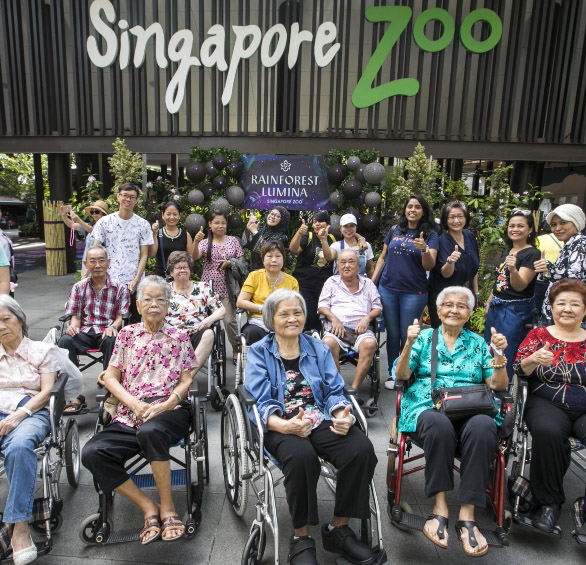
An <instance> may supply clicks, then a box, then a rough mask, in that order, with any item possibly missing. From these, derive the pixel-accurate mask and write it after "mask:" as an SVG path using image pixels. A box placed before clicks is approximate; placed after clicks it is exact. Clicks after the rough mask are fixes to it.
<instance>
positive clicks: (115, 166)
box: [108, 137, 145, 193]
mask: <svg viewBox="0 0 586 565" xmlns="http://www.w3.org/2000/svg"><path fill="white" fill-rule="evenodd" d="M112 145H113V147H114V155H112V157H108V163H109V165H110V172H111V173H112V176H113V177H114V191H113V192H114V193H116V192H118V187H119V186H120V185H121V184H124V183H126V182H130V183H132V184H135V185H136V186H138V187H140V186H141V185H142V175H143V173H144V171H145V164H144V162H143V160H142V155H141V154H140V153H133V152H132V151H130V149H128V148H127V147H126V142H125V141H124V140H123V139H120V138H119V137H117V138H116V141H115V142H114V143H113V144H112Z"/></svg>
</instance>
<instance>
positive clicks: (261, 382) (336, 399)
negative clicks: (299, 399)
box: [244, 333, 350, 430]
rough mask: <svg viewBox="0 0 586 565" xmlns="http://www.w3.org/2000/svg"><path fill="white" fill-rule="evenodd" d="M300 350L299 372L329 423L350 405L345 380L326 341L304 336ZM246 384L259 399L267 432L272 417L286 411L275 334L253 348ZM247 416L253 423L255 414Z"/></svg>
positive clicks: (282, 371) (282, 367)
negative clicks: (345, 394)
mask: <svg viewBox="0 0 586 565" xmlns="http://www.w3.org/2000/svg"><path fill="white" fill-rule="evenodd" d="M299 346H300V349H301V355H300V358H299V371H300V372H301V373H302V375H303V376H304V377H305V379H306V380H307V382H308V383H309V386H311V390H312V391H313V396H314V397H315V402H316V405H317V407H318V408H319V409H320V410H321V411H322V412H323V413H324V416H325V419H326V420H330V419H331V413H332V412H333V411H334V410H337V409H338V408H340V407H343V406H346V405H347V404H350V402H349V401H348V400H347V399H346V397H345V396H344V379H343V378H342V375H340V373H339V372H338V369H337V368H336V364H335V363H334V359H333V358H332V356H331V354H330V350H329V348H328V346H327V345H326V344H325V343H324V342H323V341H320V340H319V339H316V338H313V337H310V336H308V335H305V334H301V335H300V336H299ZM244 382H245V387H246V389H247V390H248V391H249V392H250V393H251V394H252V396H254V398H256V402H257V409H258V413H259V415H260V418H261V420H262V423H263V428H264V429H265V430H266V426H267V420H268V418H269V416H270V415H271V414H272V413H273V412H277V413H278V414H279V415H282V414H283V412H284V410H285V405H284V396H285V384H286V382H287V378H286V376H285V368H284V366H283V362H282V361H281V357H280V355H279V346H278V344H277V340H276V339H275V334H274V333H270V334H269V335H267V336H266V337H264V338H263V339H261V340H260V341H258V342H257V343H255V344H254V345H252V346H251V347H250V349H249V351H248V355H247V358H246V373H245V379H244ZM248 415H249V418H250V419H251V420H252V421H253V422H254V416H253V414H252V410H250V409H249V414H248Z"/></svg>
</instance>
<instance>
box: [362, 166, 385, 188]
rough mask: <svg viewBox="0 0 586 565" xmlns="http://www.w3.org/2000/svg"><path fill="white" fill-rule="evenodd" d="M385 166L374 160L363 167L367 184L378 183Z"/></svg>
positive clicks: (383, 174) (382, 177) (382, 176)
mask: <svg viewBox="0 0 586 565" xmlns="http://www.w3.org/2000/svg"><path fill="white" fill-rule="evenodd" d="M385 174H386V171H385V168H384V167H383V166H382V165H381V164H380V163H377V162H376V161H375V162H373V163H369V164H368V165H366V167H364V178H365V179H366V182H367V183H368V184H379V183H380V182H381V181H382V180H383V179H384V178H385Z"/></svg>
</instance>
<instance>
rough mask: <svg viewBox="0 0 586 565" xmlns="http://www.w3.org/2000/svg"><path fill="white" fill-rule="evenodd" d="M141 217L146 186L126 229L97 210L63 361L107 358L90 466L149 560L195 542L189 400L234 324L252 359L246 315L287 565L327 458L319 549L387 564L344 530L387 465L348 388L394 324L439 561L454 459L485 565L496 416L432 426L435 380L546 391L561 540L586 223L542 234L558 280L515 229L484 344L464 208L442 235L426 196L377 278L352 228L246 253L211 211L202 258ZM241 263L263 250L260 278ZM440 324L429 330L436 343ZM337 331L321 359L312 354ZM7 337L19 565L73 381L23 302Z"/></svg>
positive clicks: (5, 301) (453, 211)
mask: <svg viewBox="0 0 586 565" xmlns="http://www.w3.org/2000/svg"><path fill="white" fill-rule="evenodd" d="M138 197H139V189H138V188H137V187H136V186H134V185H131V184H123V185H121V186H120V188H119V191H118V195H117V198H118V202H119V204H120V209H119V211H118V212H116V213H113V214H103V212H104V209H103V207H102V206H101V203H99V202H98V203H94V204H93V207H89V210H90V211H91V210H99V213H96V214H92V215H95V216H100V217H99V219H98V221H97V222H96V223H95V225H93V226H89V227H91V228H92V231H91V235H92V237H93V245H92V246H90V247H88V249H87V250H86V254H85V258H84V268H85V270H86V272H87V276H86V277H85V278H83V279H82V280H81V281H80V282H78V283H76V284H75V285H74V286H73V288H72V290H71V292H70V296H69V299H68V301H67V305H66V314H67V315H68V316H69V317H70V323H69V326H68V328H67V330H66V332H65V334H64V335H63V337H62V338H61V340H60V343H59V345H60V346H62V347H64V348H66V349H68V350H69V352H70V359H71V360H72V361H73V362H75V363H77V356H78V354H79V353H81V352H83V351H85V350H87V349H94V348H99V349H101V351H102V353H103V359H104V360H103V369H104V371H105V373H104V378H103V382H104V385H105V386H106V388H107V389H108V391H109V392H110V393H111V394H112V395H114V396H115V397H116V398H117V399H118V401H119V402H118V405H117V407H116V411H115V412H114V416H113V418H112V423H111V424H110V425H109V426H107V427H106V428H105V429H104V430H103V431H101V432H100V433H98V434H96V435H95V436H94V437H93V438H92V439H91V440H90V441H89V442H88V443H87V444H86V445H85V447H84V449H83V452H82V462H83V464H84V465H85V466H86V467H87V468H88V469H89V470H90V471H91V472H92V474H93V475H94V477H95V478H96V480H97V481H98V483H99V484H100V485H101V487H102V488H103V489H104V490H106V491H115V492H117V493H119V494H121V495H122V496H124V497H125V498H127V499H128V500H130V501H131V502H133V503H134V504H136V505H137V506H138V507H139V508H140V509H141V511H142V513H143V516H144V525H143V528H142V530H141V535H140V542H141V543H142V544H148V543H151V542H153V541H155V540H157V539H159V538H160V539H163V540H164V541H173V540H176V539H178V538H180V537H181V536H182V535H183V533H184V531H185V526H184V524H183V523H182V521H181V519H180V518H179V517H178V515H177V512H176V509H175V507H174V504H173V500H172V497H171V479H170V466H169V448H170V446H171V445H172V444H173V442H175V441H176V440H177V439H179V438H181V437H183V436H184V435H185V433H186V431H187V429H188V427H189V403H188V402H187V398H186V397H187V393H188V390H189V385H190V383H191V382H192V379H193V377H194V375H195V374H196V372H197V370H198V369H199V368H200V367H201V366H202V365H203V364H204V362H205V360H206V358H207V357H208V356H209V353H210V351H211V348H212V344H213V331H212V326H213V325H214V324H215V323H216V322H219V321H220V320H223V323H224V326H225V330H226V335H227V337H228V340H229V341H230V343H231V344H232V347H233V350H234V351H235V352H236V351H237V344H236V339H237V333H238V330H237V324H236V309H237V308H242V309H244V310H246V311H247V313H248V316H247V317H248V322H247V324H246V325H245V326H244V327H243V328H242V333H243V335H244V336H245V338H246V343H247V346H248V348H249V349H248V351H247V353H246V355H247V363H246V372H245V386H246V388H247V390H248V391H249V392H250V393H251V394H252V395H253V396H254V398H255V399H256V401H257V407H258V413H259V415H260V417H261V420H262V423H263V427H264V428H265V430H264V431H265V436H264V437H265V446H266V447H267V449H268V450H269V452H270V453H271V454H272V455H273V456H274V457H275V458H276V459H277V461H278V462H279V464H280V466H281V468H282V470H283V473H284V475H285V481H284V485H285V491H286V497H287V502H288V506H289V511H290V513H291V516H292V521H293V528H294V534H293V536H292V537H291V541H290V549H289V562H290V563H292V564H294V565H299V564H301V565H304V564H312V563H315V562H316V559H315V555H316V549H315V542H314V540H313V538H312V537H311V536H310V532H309V527H310V526H311V525H314V524H317V523H318V513H317V495H316V486H317V480H318V478H319V473H320V464H319V459H318V458H319V457H322V458H325V459H326V460H328V461H330V462H331V463H333V464H334V466H335V467H336V468H337V469H338V474H337V488H336V500H335V506H334V516H333V517H332V519H331V521H330V522H329V523H328V524H325V525H324V526H323V527H322V528H321V533H322V539H323V544H324V548H325V549H326V550H328V551H332V552H335V553H339V554H342V555H343V556H344V557H346V558H347V559H348V560H350V561H351V562H354V563H371V562H372V561H373V560H374V555H373V553H372V549H371V548H370V547H369V546H368V545H367V544H364V543H362V542H361V541H360V540H358V539H357V538H356V536H355V534H354V532H353V531H352V529H351V528H350V527H349V525H348V523H349V518H351V517H354V518H360V519H365V518H368V517H369V516H370V510H369V484H370V481H371V479H372V477H373V474H374V469H375V466H376V464H377V458H376V455H375V452H374V448H373V446H372V443H371V442H370V440H369V439H368V438H367V437H366V435H365V434H364V433H362V431H361V430H360V429H359V428H358V427H357V426H355V425H354V424H355V422H356V418H355V416H354V415H353V414H352V407H351V404H350V402H349V401H348V399H347V398H346V397H345V395H344V393H343V390H344V380H343V378H342V376H341V375H340V372H339V357H340V354H341V352H345V351H348V350H350V349H354V350H355V351H357V352H358V354H359V362H358V366H357V369H356V373H355V376H354V379H353V382H352V385H353V387H354V388H356V389H357V388H358V387H360V384H361V382H362V380H363V379H364V377H365V375H366V373H367V371H368V368H369V366H370V363H371V362H372V356H373V354H374V351H375V348H376V345H377V344H376V338H375V336H374V334H373V333H372V331H371V329H370V325H371V322H372V321H373V320H374V319H375V318H376V317H378V316H380V315H381V314H382V316H383V317H384V319H385V324H386V331H387V353H388V359H389V374H390V373H391V367H392V365H393V363H395V370H394V373H395V375H396V378H397V379H399V380H406V379H410V378H412V377H413V378H414V382H413V384H412V385H411V387H410V388H409V389H408V390H407V391H406V392H405V394H404V395H403V400H402V408H401V419H400V422H399V429H400V430H401V431H402V432H404V433H410V434H413V435H414V436H416V437H417V438H418V440H419V442H420V443H421V444H422V445H423V449H424V451H425V455H426V458H427V460H428V464H427V466H426V494H427V495H428V496H430V497H434V498H435V502H434V510H433V513H432V514H431V515H430V516H429V518H428V520H427V522H426V525H425V529H424V533H425V535H426V536H427V537H428V538H429V539H430V540H431V541H432V542H433V543H435V544H436V545H438V546H440V547H445V546H446V545H447V543H448V534H447V531H446V528H447V524H448V506H447V500H446V492H447V491H450V490H452V489H453V487H454V480H453V458H454V454H455V450H456V447H458V448H459V450H460V454H461V457H462V465H461V472H462V480H461V485H460V489H459V493H458V501H459V502H460V504H461V508H460V511H459V519H458V522H457V524H456V532H457V535H458V537H459V538H460V539H461V542H462V545H463V548H464V551H465V552H466V553H467V554H468V555H471V556H479V555H483V554H485V553H486V551H487V550H488V545H487V543H486V540H485V539H484V537H483V536H482V534H481V533H480V531H479V530H478V528H477V526H476V523H475V521H474V509H475V507H476V506H484V498H485V495H484V493H485V490H486V486H487V484H488V480H489V469H490V465H491V461H492V458H493V457H494V453H495V449H496V446H497V444H498V435H497V427H498V426H499V425H500V423H501V422H500V420H499V418H498V417H496V418H491V417H489V416H484V415H476V416H473V417H470V418H468V419H465V420H462V421H458V422H452V421H451V420H449V419H448V418H447V417H446V416H445V415H443V414H441V413H439V412H437V411H436V410H435V409H434V405H433V403H432V400H431V385H430V377H431V374H432V371H433V372H434V375H435V373H437V375H436V376H435V377H434V378H435V382H436V383H437V384H436V386H448V387H450V386H464V385H467V384H477V383H483V382H485V383H487V384H488V386H489V387H490V388H491V389H494V390H501V389H504V388H506V387H507V386H508V383H509V379H510V378H511V376H512V372H511V371H517V372H518V373H519V374H523V375H526V376H529V377H531V380H530V382H531V385H530V399H529V403H528V411H527V423H528V425H529V427H530V428H531V431H532V433H533V461H532V465H531V477H530V479H531V488H532V491H533V494H534V497H535V499H536V501H537V504H536V507H535V509H534V514H533V521H534V525H535V527H537V528H540V529H542V530H545V531H551V530H552V528H554V527H555V523H556V520H557V518H558V517H559V511H560V508H561V505H562V504H563V503H564V493H563V476H564V474H565V472H566V470H567V468H568V466H569V457H570V454H569V453H570V452H569V444H568V442H567V437H568V436H569V435H577V436H578V437H579V438H580V439H582V441H586V393H585V392H584V391H585V390H586V388H585V387H584V385H585V384H586V359H585V355H586V330H584V329H583V328H582V327H581V324H582V322H583V319H584V316H585V314H586V284H585V283H584V282H583V281H584V279H586V238H585V237H584V236H582V235H581V234H580V231H581V230H583V229H584V223H585V218H584V213H583V212H582V211H581V210H580V209H579V208H578V207H577V206H572V205H562V206H560V207H558V208H556V209H555V210H554V211H553V212H551V213H550V214H549V215H548V216H547V222H548V223H549V224H550V225H551V226H552V231H553V233H554V235H555V236H556V237H557V239H558V240H559V241H560V242H562V243H563V244H564V245H563V247H562V249H561V251H560V253H559V257H558V258H557V260H556V262H555V263H554V264H551V263H549V262H548V261H547V259H546V258H545V256H544V255H543V254H542V253H541V252H540V251H539V250H537V249H536V248H535V247H534V245H533V243H534V241H535V235H536V234H535V226H534V224H533V217H532V215H531V214H530V213H528V212H527V211H525V210H515V211H514V212H513V214H512V215H511V217H510V218H508V219H507V234H506V243H507V248H506V249H505V251H504V253H503V256H502V258H501V261H500V264H499V267H498V269H497V270H498V275H497V280H496V283H495V287H494V290H493V293H492V296H491V299H490V300H489V304H488V305H487V306H488V307H487V310H488V312H487V319H486V328H487V330H486V334H485V338H486V339H483V338H482V337H481V336H479V335H478V334H475V333H473V332H472V331H470V330H469V329H467V325H468V323H469V319H470V315H471V313H472V312H473V310H474V308H475V306H476V303H477V296H478V294H477V292H478V267H479V257H478V246H477V244H476V241H475V239H474V236H473V235H472V233H471V232H469V231H468V230H467V229H466V228H467V227H468V225H469V223H470V213H469V211H468V209H467V208H466V206H465V205H464V204H463V203H461V202H452V203H450V204H448V205H446V207H445V208H444V210H443V211H442V214H441V222H440V224H441V227H442V228H443V233H441V235H440V234H439V229H438V227H437V224H436V222H435V220H434V218H433V214H432V211H431V209H430V207H429V205H428V203H427V202H426V201H425V199H424V198H422V197H421V196H416V195H415V196H411V197H410V198H409V199H408V201H407V202H406V203H405V206H404V209H403V212H402V214H401V215H400V218H399V220H398V222H397V224H396V225H395V226H393V227H392V228H391V229H390V230H389V232H388V234H387V235H386V237H385V241H384V246H383V251H382V254H381V256H380V257H379V259H378V261H377V264H376V266H374V265H373V258H374V257H373V252H372V247H371V246H370V244H369V243H368V242H366V241H365V238H364V237H362V236H361V235H360V234H358V233H357V220H356V218H355V217H354V216H353V215H352V214H345V215H344V216H342V218H341V220H340V227H341V234H340V235H339V237H338V240H336V237H334V235H333V234H332V233H330V230H329V227H330V218H329V215H328V213H327V212H318V213H316V214H314V216H313V218H312V221H311V229H310V226H309V225H307V224H306V223H305V220H304V221H303V222H302V224H301V226H300V227H299V229H298V230H297V231H296V232H295V234H294V235H293V237H292V238H291V241H289V240H288V233H287V228H288V224H289V221H290V215H289V212H288V211H287V210H286V209H285V208H282V207H276V208H275V209H273V210H271V211H270V212H269V214H268V215H267V218H266V223H265V224H264V225H262V226H260V225H259V222H258V220H257V219H256V218H255V217H254V216H252V217H251V219H250V221H249V222H248V224H247V227H246V230H245V233H244V236H243V238H242V240H240V239H239V238H236V237H233V236H229V235H227V233H226V232H227V217H226V215H225V214H224V213H223V212H221V211H218V210H213V211H212V212H211V213H210V215H209V217H208V224H207V228H208V233H207V236H206V234H205V233H204V230H203V229H201V230H200V231H199V232H198V233H196V234H195V235H194V236H193V238H192V237H191V236H190V235H189V234H188V233H187V232H185V231H184V230H183V229H182V228H181V227H179V223H180V217H181V214H180V210H179V208H178V207H177V205H176V204H175V203H170V204H167V205H165V206H164V208H163V211H162V220H163V221H164V223H165V225H164V226H161V223H159V222H155V223H154V224H153V225H149V224H148V223H147V222H146V220H143V219H142V218H140V217H138V216H137V215H136V214H134V212H133V209H134V206H135V205H136V202H137V200H138ZM105 211H106V212H107V208H106V210H105ZM65 214H66V215H67V211H66V212H65ZM68 218H69V219H70V220H71V221H72V228H73V229H77V228H76V227H75V226H76V225H81V224H80V222H78V221H76V220H77V219H76V217H74V216H71V215H69V216H68ZM84 229H86V228H85V227H84ZM86 231H89V230H87V229H86ZM287 245H289V249H290V251H291V252H292V253H293V254H295V255H297V256H298V257H297V265H296V267H295V269H294V271H293V273H292V275H289V274H287V273H286V272H285V271H284V265H285V257H286V246H287ZM245 248H246V249H249V250H250V260H249V262H248V263H247V262H245V260H244V249H245ZM148 257H156V264H157V267H156V268H157V274H156V275H151V276H147V277H144V276H143V274H144V270H145V266H146V260H147V258H148ZM200 259H203V274H202V276H201V282H194V281H192V280H191V278H190V275H191V272H192V269H193V261H197V260H200ZM334 273H337V274H334ZM428 273H429V277H428ZM537 273H542V274H544V275H546V276H547V277H549V280H550V281H551V286H550V288H549V291H548V293H547V296H546V298H545V301H544V305H543V314H544V316H543V320H544V321H545V322H544V323H545V325H543V326H542V327H539V328H536V329H534V330H531V331H530V332H529V334H528V335H526V334H527V330H528V328H526V324H527V323H528V320H529V321H531V320H530V319H529V318H528V315H529V314H531V311H532V310H533V307H532V306H533V303H532V300H533V298H532V292H533V289H534V285H535V277H536V275H537ZM166 279H167V280H166ZM426 305H427V307H428V309H429V312H430V316H431V320H432V329H429V330H421V324H420V318H421V315H422V313H423V310H424V308H425V306H426ZM320 315H321V316H322V320H320ZM125 320H127V321H128V323H126V325H125V322H124V321H125ZM322 325H323V339H318V338H316V337H313V336H312V335H310V333H311V330H315V329H318V328H322ZM0 330H1V331H0V375H1V376H2V379H3V383H6V384H5V385H3V387H2V390H0V403H1V404H2V407H1V409H0V410H1V412H0V435H1V436H5V438H3V442H2V450H3V452H4V456H5V467H6V469H7V474H8V478H9V482H10V491H9V496H8V503H7V510H6V512H5V513H4V518H3V519H4V521H5V522H7V523H11V524H14V529H13V534H12V536H13V538H12V540H13V541H12V543H13V560H14V562H15V563H16V564H17V565H23V564H24V563H28V562H30V561H32V560H33V559H34V558H35V557H36V548H35V546H34V544H32V545H31V540H30V533H29V530H28V519H29V518H30V514H31V511H32V499H33V494H34V482H35V466H36V458H35V459H34V461H33V455H34V447H35V446H36V445H37V444H38V442H39V441H41V440H42V438H43V437H44V435H46V433H47V431H48V417H47V411H46V401H47V397H48V396H47V395H48V391H50V389H51V386H52V384H53V382H54V380H55V377H56V373H57V371H58V363H57V359H56V356H55V354H54V350H52V349H51V347H50V346H48V345H46V344H39V343H37V342H31V341H30V340H28V338H27V337H26V317H25V315H24V312H23V311H22V309H21V308H20V307H19V306H18V304H17V303H16V302H15V301H14V300H12V299H10V298H8V297H0ZM434 331H436V332H437V334H436V337H437V354H438V359H437V361H436V362H435V363H436V367H432V365H433V364H434V361H432V355H431V347H432V346H431V344H432V339H433V335H434ZM491 350H492V353H491ZM517 350H518V355H516V352H517ZM511 366H512V369H511V370H509V367H511ZM544 413H547V414H548V418H547V419H546V420H547V423H544V418H543V417H542V415H543V414H544ZM23 424H24V425H23ZM35 442H36V443H35ZM138 452H142V453H143V455H144V456H145V457H146V459H147V460H148V461H149V462H150V464H151V467H152V470H153V474H154V476H155V481H156V484H157V488H158V491H159V495H160V504H159V503H155V502H154V501H153V500H152V499H151V498H149V497H148V496H146V494H145V493H143V492H142V491H140V490H139V489H138V488H137V487H136V486H135V485H134V483H133V482H132V481H131V480H130V478H129V477H128V475H127V474H126V472H125V470H124V463H125V461H126V460H127V459H128V458H129V457H130V456H132V455H133V454H135V453H138ZM23 453H24V454H26V457H25V456H23V455H22V454H23ZM31 454H33V455H31Z"/></svg>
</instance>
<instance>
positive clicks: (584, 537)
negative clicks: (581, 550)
mask: <svg viewBox="0 0 586 565" xmlns="http://www.w3.org/2000/svg"><path fill="white" fill-rule="evenodd" d="M572 537H573V538H574V539H575V540H576V542H577V543H579V544H580V545H586V534H581V533H579V532H577V531H576V530H573V531H572Z"/></svg>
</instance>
